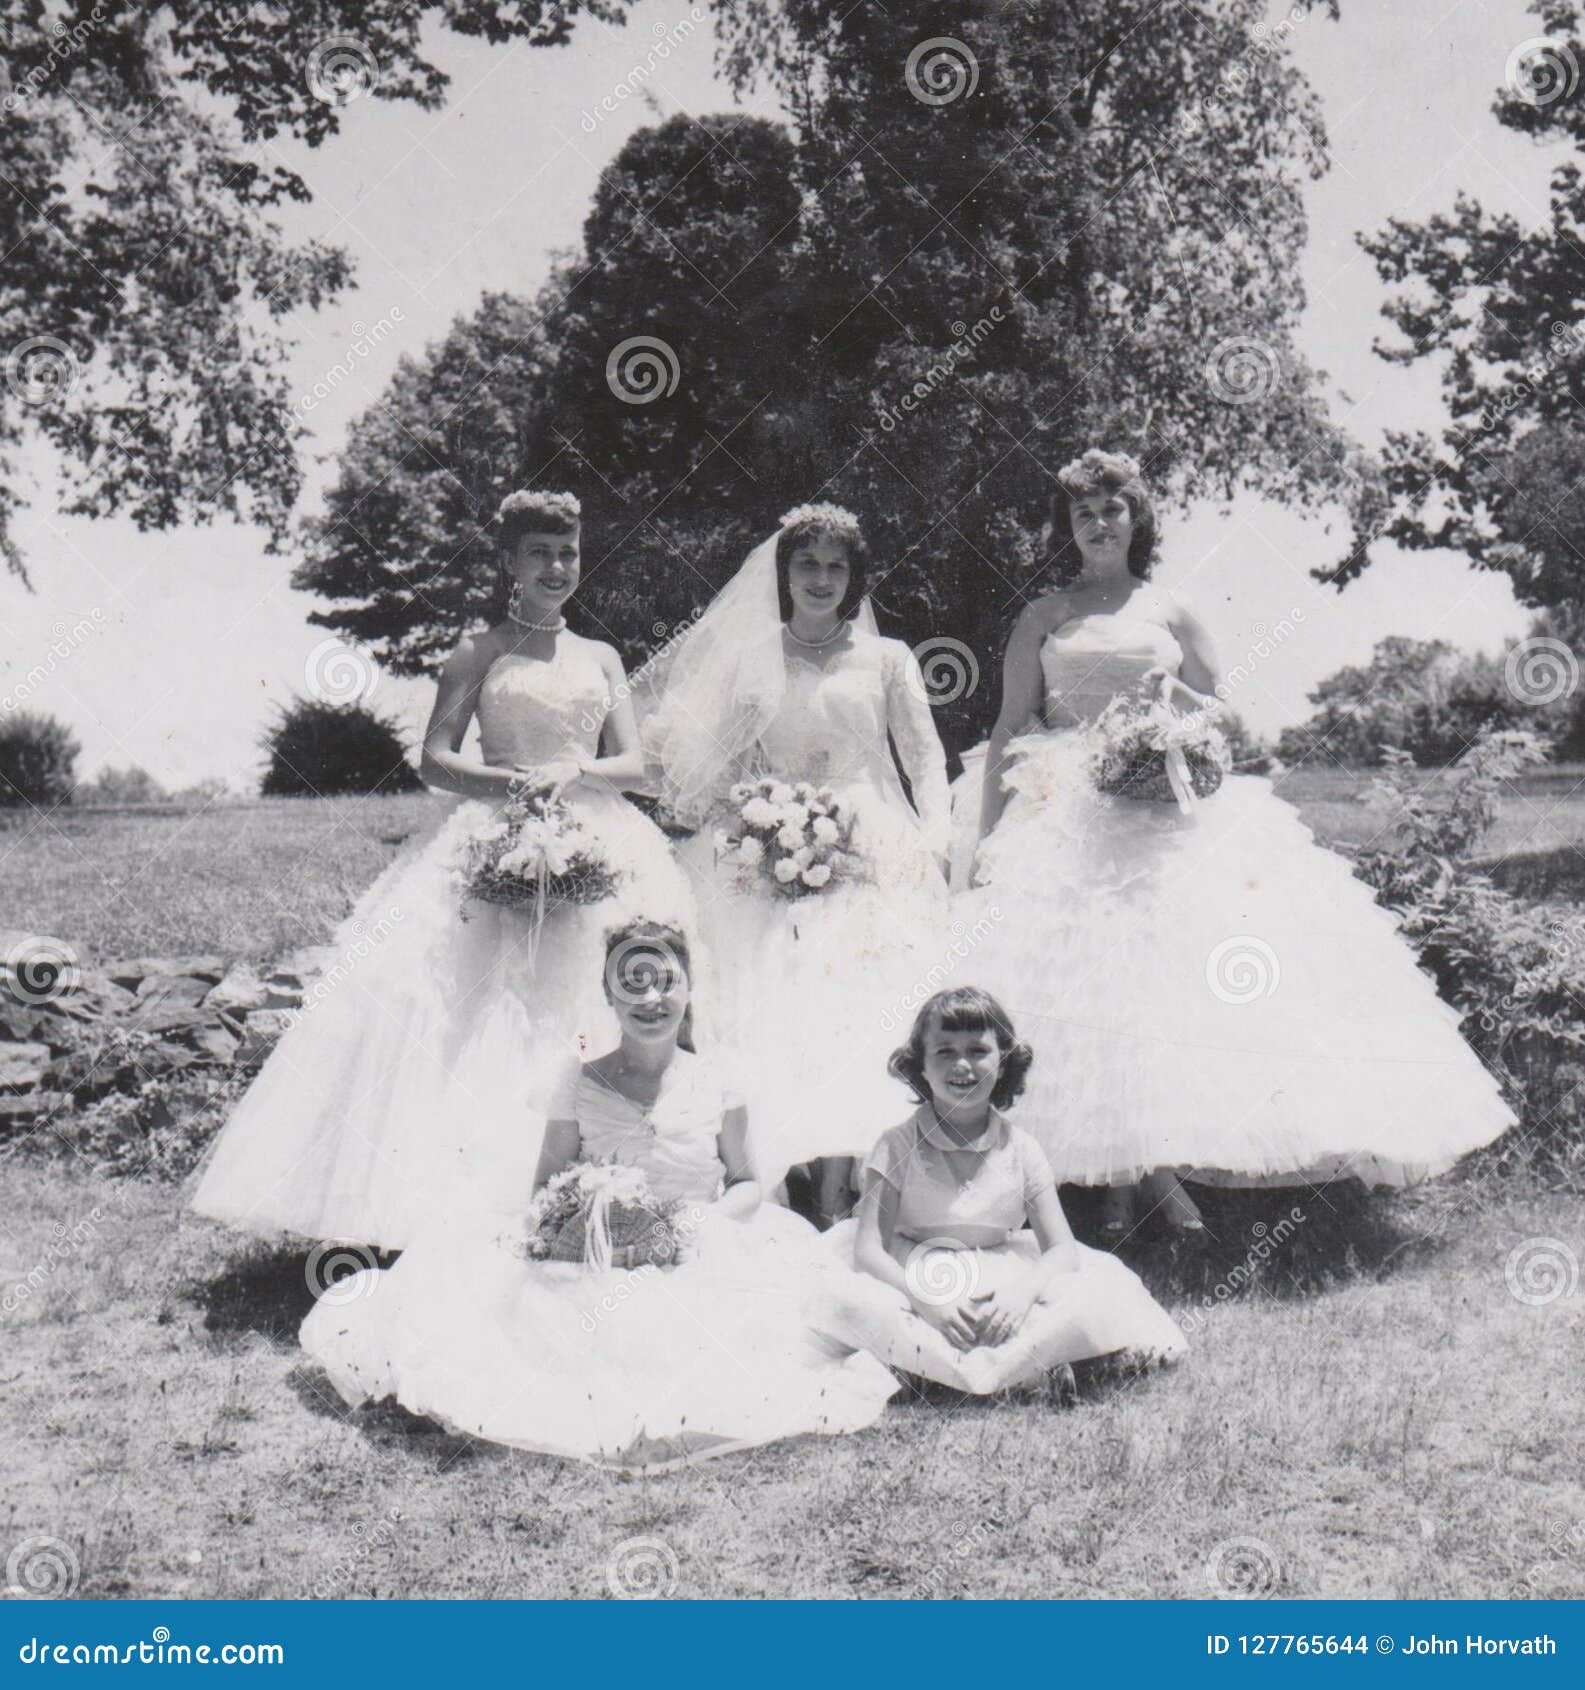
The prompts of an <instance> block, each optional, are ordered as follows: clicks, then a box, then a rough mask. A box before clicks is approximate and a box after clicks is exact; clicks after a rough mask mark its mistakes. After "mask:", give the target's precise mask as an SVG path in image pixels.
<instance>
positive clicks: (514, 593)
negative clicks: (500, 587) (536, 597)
mask: <svg viewBox="0 0 1585 1690" xmlns="http://www.w3.org/2000/svg"><path fill="white" fill-rule="evenodd" d="M506 614H507V615H508V616H509V617H510V618H511V620H512V621H514V622H521V621H522V620H523V583H522V582H521V581H517V580H514V581H513V582H512V585H511V587H510V588H509V589H508V590H507V594H506Z"/></svg>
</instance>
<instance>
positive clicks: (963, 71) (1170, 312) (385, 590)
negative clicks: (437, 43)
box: [298, 0, 1372, 744]
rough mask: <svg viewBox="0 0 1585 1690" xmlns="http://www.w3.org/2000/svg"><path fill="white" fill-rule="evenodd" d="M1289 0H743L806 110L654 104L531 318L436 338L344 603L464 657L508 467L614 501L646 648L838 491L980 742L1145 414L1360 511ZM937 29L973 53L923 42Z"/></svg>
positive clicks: (602, 563) (1151, 422)
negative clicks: (1053, 535) (1063, 565)
mask: <svg viewBox="0 0 1585 1690" xmlns="http://www.w3.org/2000/svg"><path fill="white" fill-rule="evenodd" d="M1264 12H1265V8H1264V6H1263V5H1262V4H1260V3H1259V0H1236V3H1234V4H1231V5H1228V6H1223V7H1218V8H1216V9H1215V10H1214V11H1213V10H1211V9H1202V8H1196V7H1187V6H1183V7H1174V8H1168V9H1163V8H1160V7H1157V6H1154V5H1151V4H1147V3H1146V0H1122V3H1117V0H1073V3H1071V4H1068V5H1064V6H1061V7H1036V6H1019V5H1008V4H1003V3H996V4H991V3H987V0H979V3H975V4H969V5H967V6H965V5H961V4H958V5H953V6H946V5H941V4H928V3H924V0H898V3H897V4H889V5H888V6H886V7H884V8H882V7H872V6H857V7H855V6H852V5H851V4H845V3H839V0H786V3H784V4H779V5H771V4H769V3H761V0H717V3H716V5H715V13H716V17H717V23H718V28H719V30H720V33H721V39H722V47H723V54H724V62H725V63H726V65H727V67H728V69H729V71H730V73H731V74H733V75H734V76H735V77H737V79H738V80H739V82H740V83H743V84H746V83H747V82H748V81H750V80H752V79H753V78H754V77H756V76H759V77H765V78H768V79H769V80H770V82H771V83H772V84H773V85H774V87H775V89H776V91H777V92H778V94H779V96H780V98H781V101H782V103H783V105H784V107H785V109H786V111H787V113H788V116H789V118H790V127H784V126H781V125H777V124H772V123H768V122H765V121H762V120H758V119H745V118H742V117H740V116H731V115H728V116H721V117H714V118H707V119H703V120H701V121H699V122H698V123H691V122H689V121H687V120H682V119H677V120H673V121H672V122H671V123H668V124H662V125H660V126H659V127H657V128H655V129H653V130H649V131H644V132H641V133H640V134H638V135H635V136H634V137H633V138H632V139H631V140H630V141H629V143H628V145H627V146H626V147H625V148H624V149H623V151H622V153H621V154H620V155H619V157H618V158H617V159H616V161H615V162H614V163H613V165H612V166H611V167H610V168H609V169H608V170H607V172H606V173H605V176H604V177H603V179H602V182H601V186H600V189H599V192H598V193H597V195H596V199H595V204H594V206H593V208H592V210H591V214H590V217H589V220H588V223H587V224H586V227H585V231H584V246H583V251H582V252H581V253H580V254H579V255H578V256H577V257H576V258H575V259H573V260H572V261H570V262H569V263H568V264H567V265H566V266H565V267H564V268H563V269H562V270H561V271H560V272H559V273H558V274H557V276H556V277H555V279H554V280H553V282H552V284H551V286H550V287H549V288H547V290H546V291H545V293H544V294H543V295H542V296H541V297H540V298H539V299H537V300H536V301H535V302H534V303H533V305H532V306H525V305H519V306H517V307H516V309H517V311H518V312H519V313H520V320H523V321H528V322H531V323H532V324H533V325H534V328H533V331H532V333H531V334H528V335H525V336H523V337H522V339H521V340H520V342H519V343H518V345H517V347H516V350H512V349H511V345H510V342H511V336H512V333H513V332H514V331H513V328H512V327H511V326H509V324H510V317H511V312H512V310H513V306H512V305H511V303H510V302H507V301H502V300H498V299H492V300H487V301H486V302H485V305H484V307H483V308H482V309H481V311H480V313H479V314H478V315H477V316H476V317H475V318H474V319H472V320H471V321H469V322H467V323H459V324H458V325H456V327H455V328H454V330H453V332H452V334H451V335H450V336H449V337H448V338H447V340H446V341H445V342H444V343H442V345H441V346H439V347H438V348H436V349H434V350H433V351H432V352H431V353H430V354H429V355H428V356H427V357H426V358H425V359H424V360H423V362H422V363H421V364H413V365H411V366H407V367H404V370H403V372H402V374H401V375H400V376H399V377H398V379H397V381H396V382H395V383H394V384H393V386H392V389H391V391H390V393H389V394H388V395H387V396H386V397H385V398H384V399H383V400H382V401H381V403H380V404H379V405H377V406H376V407H374V409H373V410H372V411H371V412H370V413H369V415H368V416H367V417H366V418H365V419H364V424H363V425H362V426H361V427H360V431H359V432H358V434H357V435H356V437H355V439H354V442H353V445H352V447H351V448H349V451H348V454H347V456H346V458H345V459H344V461H343V473H342V476H341V479H340V481H339V482H338V483H337V485H336V486H335V487H334V488H333V489H332V491H331V493H330V495H329V500H328V505H327V510H326V514H325V516H324V518H323V519H322V520H321V521H320V522H318V523H317V524H315V525H314V527H313V529H312V530H311V532H310V537H309V555H308V559H307V561H306V563H305V564H304V566H303V568H302V570H301V572H300V574H299V576H298V584H299V585H301V586H304V587H308V588H311V589H314V590H317V591H320V592H321V593H324V594H325V595H326V596H327V597H329V598H331V599H332V600H334V601H336V602H335V603H334V604H333V606H332V607H331V608H329V609H327V610H325V611H323V612H321V613H319V616H318V619H319V620H321V621H323V622H324V623H326V624H327V625H328V626H331V627H334V628H337V629H340V630H342V631H344V632H346V633H349V634H352V635H355V636H357V637H360V638H370V639H372V641H373V643H374V645H375V649H376V651H377V654H378V655H379V656H380V657H381V658H382V659H383V660H384V661H386V662H387V663H389V664H391V665H392V666H393V667H395V668H397V669H399V670H404V671H407V672H412V671H415V670H427V669H430V668H432V667H433V665H434V663H435V660H436V654H437V653H438V652H439V651H440V650H442V649H443V648H444V647H445V646H447V645H448V644H450V643H451V642H452V641H453V640H454V639H455V638H456V636H457V634H458V633H459V632H460V631H461V630H462V629H463V628H464V627H465V626H467V625H468V624H469V623H470V622H471V621H472V620H473V619H474V618H475V617H476V616H477V615H478V614H479V611H480V609H481V608H482V607H483V606H484V605H485V604H486V603H487V602H488V595H489V592H490V590H491V581H490V566H489V563H488V557H489V550H488V546H487V545H486V544H485V543H484V542H483V540H482V539H481V529H482V525H483V524H484V522H485V521H486V519H487V518H488V515H489V513H490V510H491V508H492V507H493V503H494V501H495V500H496V499H497V498H498V497H499V495H500V494H501V493H503V492H504V491H506V490H507V489H508V488H509V487H511V486H514V485H522V484H524V483H537V484H542V485H543V484H561V485H567V486H570V487H572V488H573V489H575V490H576V491H577V492H578V493H579V494H580V495H581V496H582V497H583V499H584V502H585V510H586V516H587V523H586V527H587V530H588V532H587V535H586V542H585V544H586V548H587V551H586V565H585V568H586V577H587V584H586V586H585V589H584V591H583V593H582V594H581V595H580V602H579V608H578V610H577V611H575V615H582V616H584V617H586V618H587V619H588V621H589V624H590V626H591V628H592V629H593V630H594V631H600V630H605V631H607V632H609V633H611V634H613V635H614V636H615V637H616V638H617V639H618V641H619V643H620V644H621V646H622V647H623V650H624V655H625V656H626V657H627V658H628V660H629V662H630V663H632V662H635V661H637V660H638V659H640V658H641V657H643V656H644V655H645V653H646V651H647V650H648V649H649V648H650V647H651V646H652V645H653V644H654V643H655V642H656V641H657V640H659V639H663V638H664V637H665V636H666V635H667V634H669V632H670V631H671V629H672V628H674V627H675V626H676V624H677V622H678V621H679V620H680V619H681V618H682V617H684V616H686V615H687V614H688V612H689V610H690V609H691V608H692V607H693V606H694V605H695V604H698V603H701V602H703V601H704V600H705V599H706V598H708V596H709V594H710V593H711V591H713V590H714V588H715V587H716V586H717V585H718V584H719V583H720V582H721V581H722V580H723V579H724V578H725V576H726V575H727V574H728V573H729V572H730V570H731V569H732V568H733V567H734V566H735V564H736V563H737V562H738V560H739V559H740V558H741V556H742V555H743V552H744V550H745V549H746V546H747V545H748V544H749V543H750V542H751V541H752V540H753V539H754V538H756V537H758V536H759V535H761V534H763V533H764V532H765V531H766V528H767V527H768V525H769V524H771V523H772V522H773V521H774V519H775V517H776V516H777V514H779V512H780V511H781V510H783V509H785V508H786V507H787V506H788V505H789V504H792V503H795V502H798V501H800V500H803V499H809V498H815V497H826V498H835V499H838V500H841V501H843V502H846V503H849V504H851V505H853V506H854V507H855V508H856V509H857V510H859V511H860V512H861V513H862V514H863V516H864V517H865V519H866V522H867V526H868V528H869V531H870V537H871V544H872V548H873V549H874V551H875V553H876V555H877V557H878V558H879V560H880V561H881V565H882V574H883V579H882V580H881V581H880V583H879V587H878V591H877V595H876V596H877V602H878V605H879V608H880V613H881V618H882V622H883V625H885V626H886V627H887V629H888V631H892V632H897V633H900V634H902V635H903V636H905V637H907V638H908V639H909V640H910V641H912V642H914V643H918V642H921V641H923V640H925V639H926V638H928V637H931V636H936V635H943V634H944V635H949V636H951V637H953V638H955V639H958V640H961V641H963V642H964V643H966V644H967V645H968V646H970V647H971V649H972V650H974V651H975V652H976V653H977V654H979V657H980V658H981V660H982V661H983V668H984V670H985V671H986V673H984V674H982V676H981V682H980V684H979V685H978V686H977V687H976V688H974V689H972V690H969V691H967V692H966V693H964V694H963V696H961V697H958V698H955V699H953V700H951V701H950V703H949V704H948V706H947V708H946V709H945V710H944V712H943V716H944V720H943V725H944V727H945V728H946V729H947V732H948V737H949V740H953V741H955V742H956V743H959V744H961V743H966V742H967V741H968V740H969V739H971V738H973V737H975V736H976V735H977V734H978V733H979V732H981V731H982V730H983V728H984V726H985V723H986V721H987V719H988V717H989V715H990V713H991V712H992V711H993V710H994V706H995V696H994V695H995V690H996V689H995V686H994V677H993V673H992V672H991V666H992V663H993V661H994V655H993V654H994V652H995V651H996V650H997V649H998V648H999V643H1000V639H1001V635H1002V632H1003V629H1004V627H1005V625H1006V622H1007V620H1008V619H1009V618H1010V617H1011V615H1012V614H1013V613H1015V612H1016V610H1017V608H1018V607H1019V605H1020V604H1021V603H1022V601H1023V600H1024V598H1026V597H1027V596H1028V594H1029V593H1030V592H1031V591H1032V590H1035V588H1036V587H1037V586H1038V583H1039V578H1040V568H1041V563H1042V559H1041V557H1040V555H1039V546H1038V534H1039V527H1040V518H1041V516H1042V514H1043V510H1044V506H1045V502H1046V500H1047V498H1048V497H1049V494H1050V491H1051V488H1052V486H1053V481H1052V474H1053V471H1054V470H1055V469H1056V468H1057V467H1058V466H1060V465H1061V464H1062V463H1064V462H1065V461H1067V459H1068V458H1070V457H1071V456H1073V455H1074V454H1075V453H1076V452H1077V451H1079V450H1080V449H1082V447H1084V446H1085V445H1087V444H1090V443H1092V442H1093V441H1095V440H1098V439H1099V440H1105V441H1107V442H1109V443H1112V444H1115V445H1120V446H1126V447H1131V448H1133V449H1134V450H1135V451H1136V452H1138V453H1139V454H1140V455H1142V456H1143V457H1144V458H1145V459H1146V460H1147V461H1148V464H1149V468H1150V471H1151V473H1152V474H1153V475H1154V476H1155V477H1156V478H1157V479H1158V480H1159V481H1160V482H1161V483H1162V484H1164V485H1166V486H1168V487H1170V488H1171V489H1172V490H1173V491H1174V492H1175V493H1177V494H1178V495H1180V496H1185V497H1189V496H1204V495H1211V496H1226V495H1230V494H1231V493H1232V492H1233V491H1234V490H1235V489H1237V488H1239V487H1241V486H1254V487H1258V488H1264V489H1266V490H1268V491H1280V492H1281V493H1282V494H1283V495H1284V496H1286V497H1289V498H1293V499H1299V500H1301V501H1309V502H1312V503H1319V502H1323V501H1329V500H1335V499H1338V498H1340V497H1351V498H1354V499H1355V500H1356V502H1357V503H1359V504H1360V505H1361V508H1362V510H1363V507H1364V505H1365V504H1368V501H1369V497H1370V494H1371V486H1372V484H1371V482H1370V479H1369V476H1368V475H1367V474H1366V473H1364V470H1363V466H1362V463H1361V460H1360V459H1359V456H1358V454H1357V452H1356V451H1355V449H1354V448H1353V447H1352V445H1351V444H1350V442H1349V441H1348V440H1347V439H1346V438H1345V437H1344V436H1343V435H1342V434H1341V433H1340V432H1339V431H1337V430H1336V429H1335V428H1333V427H1332V426H1331V425H1330V424H1329V423H1328V422H1327V420H1326V417H1325V414H1324V411H1323V408H1322V404H1321V400H1320V398H1319V394H1318V382H1317V378H1316V377H1315V375H1314V372H1312V371H1311V370H1310V369H1308V368H1307V366H1306V365H1305V364H1304V362H1303V360H1302V359H1301V358H1300V357H1299V355H1298V354H1297V352H1296V351H1295V349H1294V347H1293V343H1292V338H1291V336H1292V330H1293V327H1294V324H1295V323H1296V321H1297V318H1298V315H1299V312H1300V310H1301V309H1302V306H1303V299H1304V296H1303V290H1302V288H1301V286H1300V283H1299V278H1298V270H1297V265H1298V258H1299V253H1300V250H1301V247H1302V244H1303V241H1304V236H1305V218H1304V211H1303V202H1302V188H1303V184H1304V181H1305V179H1306V178H1307V177H1309V176H1313V175H1317V174H1319V173H1320V172H1321V171H1322V170H1324V168H1325V164H1326V143H1325V136H1324V133H1323V130H1322V127H1321V123H1320V118H1319V114H1318V112H1317V109H1316V105H1315V101H1314V99H1313V96H1312V94H1311V92H1310V90H1309V89H1308V87H1307V85H1306V84H1305V83H1304V81H1303V79H1302V77H1301V76H1300V75H1299V73H1298V71H1297V70H1296V69H1295V68H1294V66H1293V64H1292V62H1291V57H1290V54H1289V50H1288V43H1287V41H1286V40H1285V39H1281V38H1278V37H1275V36H1272V35H1266V36H1262V35H1259V34H1257V33H1256V26H1257V25H1261V24H1263V20H1264ZM941 36H951V37H954V38H956V39H957V40H958V41H959V42H961V44H962V51H961V52H956V53H955V54H947V55H946V56H945V57H944V58H943V56H942V55H941V54H940V53H939V52H938V51H936V50H934V49H932V50H931V51H930V52H924V53H916V49H919V48H921V46H922V44H925V43H928V42H930V41H931V39H932V38H934V37H941ZM954 63H955V64H956V67H957V69H958V71H959V77H958V81H957V83H956V84H955V86H956V87H957V89H958V92H957V94H956V95H953V93H952V89H953V87H954V84H953V83H952V81H951V80H950V79H951V75H952V71H953V66H954ZM943 78H946V79H947V80H945V81H943ZM971 84H972V87H971ZM943 90H944V91H945V95H946V96H947V97H939V96H940V95H941V94H942V92H943ZM1235 90H1236V92H1235ZM638 337H649V338H650V339H651V340H652V341H655V342H659V343H661V345H660V347H659V348H655V349H652V351H653V358H652V361H651V362H650V364H649V365H648V367H647V368H648V372H649V373H650V374H651V375H653V376H655V377H657V378H658V385H657V387H656V389H655V390H654V391H653V392H652V393H636V392H635V390H634V389H635V387H636V386H637V385H638V376H639V375H640V374H642V373H643V372H644V369H645V366H644V363H643V356H642V353H633V354H632V355H633V358H634V360H635V361H634V364H633V371H634V372H637V374H634V375H632V377H631V379H629V372H628V371H627V369H626V368H625V367H624V366H623V365H622V362H621V360H620V359H616V360H615V363H614V364H613V357H614V355H615V354H616V353H617V352H618V349H619V348H622V347H623V346H624V344H625V343H628V342H631V341H633V340H635V339H637V338H638ZM630 350H631V349H630ZM513 363H516V364H517V365H518V368H517V369H515V370H514V369H512V368H511V367H510V366H511V365H512V364H513ZM479 370H483V371H485V372H488V379H485V380H482V381H476V382H475V383H474V385H473V388H472V390H471V392H468V391H465V390H466V389H467V380H468V377H469V375H470V374H471V373H473V372H476V371H479ZM624 386H625V387H626V389H627V390H626V391H618V389H619V388H623V387H624ZM512 395H517V396H518V398H517V399H516V400H515V401H513V402H510V403H508V402H505V401H504V400H503V396H508V397H509V396H512ZM382 416H383V420H382ZM409 430H412V431H414V432H416V433H417V435H418V439H417V440H413V439H410V438H408V437H407V431H409ZM453 478H454V479H455V483H456V485H450V483H452V481H453ZM1361 521H1362V522H1363V523H1364V525H1365V526H1368V525H1369V524H1368V520H1366V517H1365V516H1362V517H1361ZM954 690H956V689H954Z"/></svg>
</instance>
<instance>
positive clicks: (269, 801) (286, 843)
mask: <svg viewBox="0 0 1585 1690" xmlns="http://www.w3.org/2000/svg"><path fill="white" fill-rule="evenodd" d="M442 809H443V801H442V800H441V799H439V798H436V797H433V796H431V795H430V794H427V793H415V794H409V795H404V796H401V797H389V798H384V797H378V798H260V799H255V800H253V801H251V802H248V803H241V804H221V805H209V806H203V805H194V806H190V807H189V806H178V807H175V808H166V807H160V808H155V807H152V806H149V807H142V808H135V809H132V808H129V809H120V810H79V809H75V808H72V807H70V806H68V807H64V808H62V809H58V810H54V811H51V812H50V813H49V814H48V815H44V816H40V815H37V814H35V813H34V812H32V811H19V810H0V886H3V887H4V896H3V899H0V927H16V928H25V929H27V930H28V931H30V932H37V933H47V934H50V935H52V936H53V937H55V938H59V939H64V940H65V941H66V942H67V943H68V944H70V945H72V946H73V947H74V948H75V949H76V951H77V953H78V956H79V957H80V959H81V960H82V961H83V962H85V963H91V964H100V963H106V962H115V961H119V960H121V959H123V958H127V957H137V956H180V955H192V954H195V953H200V952H201V953H204V954H206V955H209V954H218V955H220V956H223V957H225V958H226V959H227V960H228V961H247V962H267V961H274V960H276V959H278V958H280V957H282V956H284V955H285V954H286V953H287V952H288V951H291V950H295V949H296V948H297V947H298V946H300V945H317V944H322V943H324V941H325V940H326V939H328V938H329V937H330V934H331V931H332V929H333V928H334V927H335V925H336V923H337V922H338V921H340V920H341V918H342V917H343V916H344V915H345V914H346V913H347V911H348V909H349V908H350V907H351V905H352V903H353V900H354V899H355V898H356V897H357V896H358V894H359V893H360V892H361V891H362V890H363V889H364V887H366V886H367V885H368V884H369V882H370V881H371V880H373V879H374V877H375V876H376V875H377V874H378V873H379V872H380V870H381V869H382V868H384V867H385V865H386V864H387V863H388V862H389V861H390V860H391V858H392V857H394V856H395V855H396V852H397V849H398V848H399V847H400V846H401V845H402V844H403V843H404V841H406V840H407V839H409V838H410V837H411V836H412V835H414V834H415V833H419V832H422V831H424V830H426V829H428V828H430V827H432V826H434V825H435V824H436V823H437V822H438V820H439V818H440V816H441V814H442Z"/></svg>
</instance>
